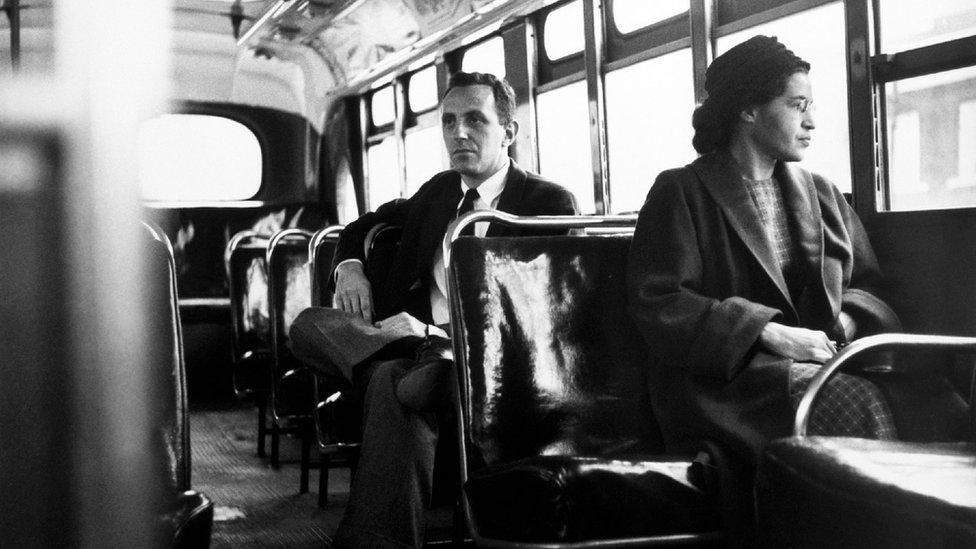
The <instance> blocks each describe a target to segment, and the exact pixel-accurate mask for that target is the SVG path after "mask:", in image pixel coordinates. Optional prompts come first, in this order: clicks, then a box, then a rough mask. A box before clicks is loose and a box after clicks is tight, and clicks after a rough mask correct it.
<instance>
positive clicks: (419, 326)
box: [375, 313, 447, 338]
mask: <svg viewBox="0 0 976 549" xmlns="http://www.w3.org/2000/svg"><path fill="white" fill-rule="evenodd" d="M375 326H376V327H377V328H379V329H381V330H405V331H407V332H408V333H410V335H415V336H419V337H424V336H426V335H428V334H430V335H436V336H440V337H443V338H447V332H445V331H444V330H441V329H440V328H438V327H437V326H428V325H427V324H424V323H423V322H421V321H419V320H417V319H416V318H415V317H413V316H411V315H410V314H408V313H397V314H395V315H393V316H391V317H389V318H384V319H383V320H381V321H379V322H377V323H376V324H375Z"/></svg>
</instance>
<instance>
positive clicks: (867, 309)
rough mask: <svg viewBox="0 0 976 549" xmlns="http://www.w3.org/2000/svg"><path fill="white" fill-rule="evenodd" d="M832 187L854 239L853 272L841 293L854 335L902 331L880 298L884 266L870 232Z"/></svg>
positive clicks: (893, 313) (842, 304)
mask: <svg viewBox="0 0 976 549" xmlns="http://www.w3.org/2000/svg"><path fill="white" fill-rule="evenodd" d="M831 189H832V191H833V194H834V195H835V196H834V201H835V204H837V208H838V209H839V210H840V214H841V218H842V220H843V223H844V226H845V227H846V229H847V233H848V235H849V238H850V242H851V258H852V265H851V274H850V280H849V281H848V283H847V284H846V285H845V287H844V290H843V292H842V295H841V310H842V311H844V312H846V313H848V314H850V315H851V316H852V317H853V318H854V320H855V321H856V322H857V326H858V329H857V333H856V334H855V337H863V336H866V335H871V334H875V333H880V332H898V331H901V330H902V326H901V322H900V321H899V319H898V315H897V314H896V313H895V312H894V310H892V309H891V307H889V306H888V304H887V303H885V302H884V301H883V300H882V299H881V298H879V297H878V287H879V285H880V283H881V278H882V277H881V268H880V267H879V266H878V259H877V257H875V255H874V249H873V248H872V247H871V242H870V240H868V234H867V231H866V230H865V229H864V225H863V224H862V223H861V220H860V219H859V218H858V217H857V214H856V213H855V212H854V210H853V209H852V208H851V207H850V206H849V205H848V204H847V201H846V200H844V199H843V195H841V194H840V191H838V190H837V189H836V188H835V187H833V186H832V185H831Z"/></svg>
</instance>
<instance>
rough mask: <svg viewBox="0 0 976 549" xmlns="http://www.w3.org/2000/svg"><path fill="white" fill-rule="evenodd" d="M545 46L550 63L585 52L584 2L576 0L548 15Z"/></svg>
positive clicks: (544, 31)
mask: <svg viewBox="0 0 976 549" xmlns="http://www.w3.org/2000/svg"><path fill="white" fill-rule="evenodd" d="M543 36H544V40H543V44H544V48H545V51H546V57H547V58H548V59H549V61H557V60H559V59H563V58H565V57H569V56H570V55H572V54H574V53H577V52H581V51H583V44H584V39H583V2H582V0H576V1H575V2H570V3H569V4H566V5H565V6H560V7H559V8H556V9H554V10H552V11H551V12H549V13H548V14H547V15H546V22H545V27H544V30H543Z"/></svg>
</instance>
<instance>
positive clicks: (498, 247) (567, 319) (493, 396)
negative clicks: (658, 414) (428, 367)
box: [451, 235, 663, 470]
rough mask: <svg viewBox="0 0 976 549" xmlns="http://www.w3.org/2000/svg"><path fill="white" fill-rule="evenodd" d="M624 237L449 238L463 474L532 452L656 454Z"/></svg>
mask: <svg viewBox="0 0 976 549" xmlns="http://www.w3.org/2000/svg"><path fill="white" fill-rule="evenodd" d="M630 238H631V237H630V235H611V236H580V235H573V236H556V237H546V238H525V237H522V238H488V239H481V238H462V239H459V240H458V241H456V242H455V243H454V245H453V248H452V254H453V257H452V260H451V261H452V263H453V264H454V265H455V271H454V276H453V278H452V281H451V284H453V285H455V286H454V288H453V291H455V292H456V293H457V295H458V296H459V297H460V299H458V300H457V301H459V303H452V308H453V310H452V314H453V315H454V316H455V318H458V319H460V321H461V323H463V327H464V329H463V330H462V333H455V334H454V337H455V338H462V341H460V345H456V346H455V348H465V349H467V356H464V357H456V358H457V360H458V361H459V364H463V366H464V368H466V370H467V372H468V376H467V378H466V379H463V380H462V384H461V385H462V395H461V397H462V400H461V402H462V412H463V415H464V421H465V422H466V436H467V440H465V449H466V453H467V457H468V461H467V467H468V470H474V469H477V468H478V467H480V466H484V465H491V464H494V463H499V462H507V461H514V460H518V459H522V458H526V457H531V456H536V455H550V454H576V455H591V456H599V455H608V454H611V453H613V454H620V453H631V452H634V453H637V452H641V453H660V452H662V451H663V443H662V440H661V435H660V432H659V430H658V427H657V423H656V421H655V419H654V416H653V413H652V411H651V408H650V405H649V402H648V400H647V397H646V390H645V387H646V385H645V379H644V369H645V368H646V367H647V359H646V348H645V345H644V341H643V339H642V338H641V337H640V335H639V333H637V331H636V328H635V326H634V325H633V323H632V321H631V319H630V315H629V312H628V309H627V301H626V294H625V283H624V281H625V268H626V258H627V251H628V247H629V244H630ZM462 346H463V347H462Z"/></svg>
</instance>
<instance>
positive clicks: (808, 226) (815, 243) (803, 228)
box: [691, 152, 823, 314]
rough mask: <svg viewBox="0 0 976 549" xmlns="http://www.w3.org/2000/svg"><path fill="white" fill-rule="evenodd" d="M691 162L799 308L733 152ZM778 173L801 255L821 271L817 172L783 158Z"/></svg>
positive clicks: (783, 292) (784, 293)
mask: <svg viewBox="0 0 976 549" xmlns="http://www.w3.org/2000/svg"><path fill="white" fill-rule="evenodd" d="M691 167H692V169H694V170H695V172H696V173H697V174H698V177H699V179H700V180H701V181H702V183H703V184H704V186H705V188H706V189H707V190H708V192H709V194H711V196H712V198H713V199H714V200H715V202H716V203H717V204H718V206H719V207H720V208H721V209H722V211H723V212H724V213H725V216H726V219H727V220H728V223H729V225H730V226H731V227H732V228H733V230H734V231H735V232H736V234H737V235H738V236H739V238H741V239H742V242H743V243H744V244H745V245H746V248H748V249H749V251H750V252H751V253H752V255H753V256H754V257H755V258H756V260H757V261H758V262H759V264H760V265H761V266H762V268H763V270H764V271H765V272H766V274H767V276H769V278H770V279H771V280H772V281H773V283H774V284H775V285H776V288H777V289H779V291H780V294H781V296H782V298H783V300H784V302H785V303H787V304H789V305H790V307H791V308H793V313H794V314H795V313H796V312H797V311H796V309H795V305H794V303H793V300H792V299H791V297H790V292H789V289H788V288H787V285H786V279H785V278H784V277H783V273H782V271H781V270H780V268H779V264H778V263H777V262H776V257H775V254H774V252H773V250H772V247H771V246H770V244H769V241H768V239H767V237H766V234H765V231H764V229H763V225H762V221H761V220H760V217H759V210H758V208H757V207H756V204H755V202H754V201H753V200H752V197H751V196H750V194H749V191H748V190H747V189H746V187H745V185H742V184H740V183H739V181H740V179H741V176H740V175H739V172H738V170H737V169H736V167H735V161H734V160H733V159H732V157H731V155H729V154H728V153H725V152H722V153H714V154H708V155H705V156H702V157H700V158H698V159H697V160H695V162H693V163H692V164H691ZM773 175H774V177H775V178H776V180H777V181H778V182H779V183H780V185H781V188H782V192H783V204H784V206H785V207H786V210H787V211H786V215H787V219H788V220H789V223H790V226H791V229H792V230H794V231H795V233H794V234H793V237H794V238H795V239H796V245H797V250H798V251H799V255H800V260H801V261H804V262H805V263H806V264H807V265H809V267H811V268H809V269H808V270H807V272H811V273H818V274H819V273H820V271H821V266H822V262H823V227H822V223H823V222H822V219H821V215H820V204H819V202H818V201H817V200H816V196H817V193H816V188H815V186H814V183H813V178H812V177H811V176H810V174H809V173H807V172H805V171H804V170H800V169H796V168H793V167H792V166H790V165H789V164H787V163H784V162H778V163H777V164H776V167H775V168H774V170H773Z"/></svg>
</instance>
